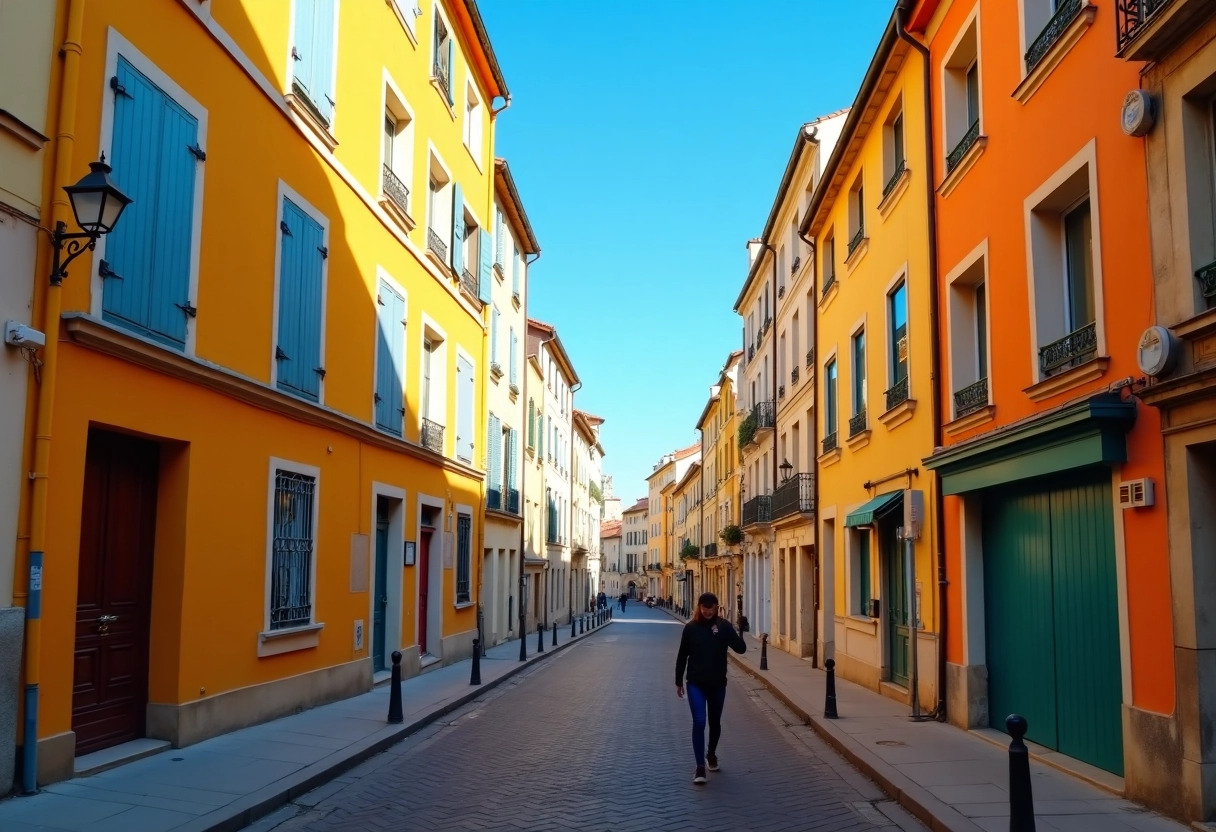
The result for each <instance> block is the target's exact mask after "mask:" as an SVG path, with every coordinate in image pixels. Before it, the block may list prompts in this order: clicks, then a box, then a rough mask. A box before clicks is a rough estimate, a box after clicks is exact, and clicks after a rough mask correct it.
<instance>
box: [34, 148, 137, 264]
mask: <svg viewBox="0 0 1216 832" xmlns="http://www.w3.org/2000/svg"><path fill="white" fill-rule="evenodd" d="M89 168H90V172H89V173H87V174H85V176H84V178H83V179H81V180H80V181H79V182H77V183H76V184H75V185H66V186H64V190H65V191H67V194H68V199H69V200H71V203H72V213H73V214H75V215H76V224H77V225H79V226H80V227H81V229H83V230H82V231H79V232H74V233H70V234H69V233H68V230H67V228H68V227H67V223H65V222H63V221H62V220H61V221H59V222H58V223H56V225H55V230H54V232H52V234H51V242H52V244H53V245H54V247H55V264H54V268H53V269H52V270H51V284H52V285H54V286H58V285H59V284H60V283H62V282H63V279H64V278H65V277H67V275H68V271H67V269H68V264H69V263H71V262H72V261H73V260H75V259H76V258H77V257H79V256H80V255H81V254H82V253H83V252H84V251H85V250H86V249H87V250H89V251H92V250H93V249H94V248H95V247H96V246H97V240H98V239H99V238H100V237H101V236H102V235H103V234H109V233H110V231H111V230H113V228H114V225H115V223H117V222H118V218H119V216H121V215H122V212H123V209H124V208H126V207H127V206H128V205H130V204H131V202H132V199H131V197H129V196H127V195H126V194H124V193H123V192H122V191H121V190H119V188H118V186H117V185H115V184H114V180H112V179H111V178H110V171H111V168H110V166H109V165H107V164H106V156H105V154H104V153H103V154H101V159H100V161H97V162H90V163H89ZM65 244H66V245H65ZM65 250H66V251H67V258H66V259H64V258H63V252H64V251H65Z"/></svg>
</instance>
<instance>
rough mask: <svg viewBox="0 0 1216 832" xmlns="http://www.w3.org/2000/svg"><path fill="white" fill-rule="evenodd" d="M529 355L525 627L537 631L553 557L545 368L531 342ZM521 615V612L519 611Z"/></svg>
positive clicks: (526, 455)
mask: <svg viewBox="0 0 1216 832" xmlns="http://www.w3.org/2000/svg"><path fill="white" fill-rule="evenodd" d="M527 353H528V358H527V361H525V362H524V373H525V375H524V383H525V384H526V385H527V388H528V417H527V418H528V433H527V440H526V442H525V443H524V458H523V476H522V482H523V486H524V573H525V575H524V586H523V605H524V615H525V618H526V620H525V622H524V630H525V632H528V633H531V632H535V630H536V625H537V623H538V622H540V623H543V622H544V621H545V586H546V584H547V581H548V576H547V570H548V568H549V560H548V557H547V552H546V544H545V524H546V517H545V511H546V508H547V506H546V504H545V456H544V450H543V449H542V448H541V447H540V441H541V439H540V436H541V425H540V413H539V412H538V410H537V406H536V401H537V399H538V398H541V399H543V395H542V391H543V390H544V389H545V374H544V368H543V367H542V366H541V363H540V353H539V351H538V350H537V349H535V348H534V345H533V344H532V342H531V341H529V342H528V349H527ZM516 615H518V612H517V613H516Z"/></svg>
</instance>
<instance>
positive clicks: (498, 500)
mask: <svg viewBox="0 0 1216 832" xmlns="http://www.w3.org/2000/svg"><path fill="white" fill-rule="evenodd" d="M486 508H488V509H494V510H495V511H502V489H501V488H487V489H486Z"/></svg>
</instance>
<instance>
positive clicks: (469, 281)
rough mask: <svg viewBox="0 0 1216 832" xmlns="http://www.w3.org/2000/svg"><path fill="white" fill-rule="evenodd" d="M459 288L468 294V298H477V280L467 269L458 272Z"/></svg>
mask: <svg viewBox="0 0 1216 832" xmlns="http://www.w3.org/2000/svg"><path fill="white" fill-rule="evenodd" d="M460 288H461V289H464V290H465V291H466V292H468V293H469V296H470V297H474V298H475V297H477V294H478V286H477V278H475V277H474V276H473V273H472V272H471V271H469V270H468V269H461V270H460Z"/></svg>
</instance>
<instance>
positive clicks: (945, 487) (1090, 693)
mask: <svg viewBox="0 0 1216 832" xmlns="http://www.w3.org/2000/svg"><path fill="white" fill-rule="evenodd" d="M1135 417H1136V405H1135V403H1134V402H1125V401H1122V400H1121V399H1120V397H1119V396H1118V395H1117V394H1102V395H1100V396H1096V397H1093V398H1091V399H1088V400H1086V401H1083V402H1079V403H1074V404H1070V405H1066V406H1064V407H1061V408H1059V409H1057V410H1055V411H1052V412H1049V413H1047V414H1043V415H1039V416H1036V417H1035V418H1034V419H1033V420H1027V421H1025V422H1020V423H1015V424H1012V425H1008V426H1006V427H1003V428H1000V429H998V430H996V431H993V432H991V433H989V434H985V435H982V436H979V437H976V438H975V439H971V440H968V441H966V442H962V443H960V444H958V445H954V446H951V447H948V448H945V449H942V450H939V451H938V452H937V453H936V454H934V455H933V456H932V457H930V458H929V459H928V460H926V461H925V465H926V467H928V468H930V469H934V470H936V471H937V472H938V475H939V476H940V478H941V483H942V491H943V493H944V494H945V495H947V497H950V496H955V497H959V498H962V499H964V500H965V504H966V508H965V510H964V512H963V515H964V518H965V519H964V523H965V526H966V528H965V529H964V530H963V532H962V537H961V539H960V538H959V537H951V538H949V539H948V541H949V542H948V544H947V545H952V546H962V545H963V543H962V540H968V541H972V543H971V544H970V545H971V546H972V547H974V546H975V543H976V542H978V543H979V552H978V553H977V552H974V551H972V552H963V553H962V557H961V558H960V559H959V560H958V562H962V563H965V564H968V565H969V566H967V567H965V568H967V569H974V568H976V567H977V566H978V567H979V568H980V569H982V572H983V580H982V592H983V600H982V604H983V609H984V615H983V633H982V635H981V634H980V633H979V632H977V631H976V630H977V629H978V628H975V629H973V630H970V631H969V632H968V637H969V638H972V639H975V640H979V639H981V637H982V643H983V647H984V651H983V663H984V664H985V665H986V671H987V691H986V696H987V702H988V707H987V710H988V718H989V724H990V725H991V726H992V727H993V728H997V729H1000V730H1002V731H1003V730H1005V717H1006V716H1008V715H1009V714H1011V713H1019V714H1022V715H1023V716H1025V717H1026V719H1027V721H1028V723H1029V725H1030V729H1029V731H1028V733H1027V739H1030V740H1033V741H1034V742H1036V743H1039V744H1040V745H1043V746H1047V747H1048V748H1052V749H1055V750H1057V751H1059V752H1060V753H1062V754H1065V755H1067V756H1070V757H1074V758H1076V759H1078V760H1082V761H1084V762H1087V763H1090V764H1091V765H1095V766H1098V767H1099V768H1102V769H1105V770H1107V771H1110V772H1113V773H1115V774H1119V775H1122V773H1123V730H1122V704H1123V695H1122V681H1121V679H1122V676H1121V667H1120V656H1121V652H1120V644H1119V594H1118V580H1117V574H1118V573H1117V565H1116V545H1115V531H1114V516H1113V513H1114V510H1115V509H1114V503H1113V496H1112V493H1111V480H1112V476H1113V473H1112V466H1119V465H1120V464H1122V463H1123V462H1125V461H1126V459H1127V449H1126V433H1127V431H1128V430H1129V429H1130V428H1131V426H1132V424H1133V423H1134V422H1135ZM949 579H950V580H952V581H958V580H960V576H957V575H955V576H950V577H949ZM979 591H980V582H979V581H976V580H974V579H971V580H964V592H971V593H973V594H974V593H977V592H979ZM977 602H979V599H977V598H973V599H970V602H969V606H974V604H976V603H977ZM951 618H952V619H953V620H955V621H960V620H962V616H961V615H956V614H955V611H951ZM973 626H974V625H973ZM977 695H978V694H977V692H975V691H969V692H968V696H969V697H970V698H972V699H975V698H976V696H977Z"/></svg>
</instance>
